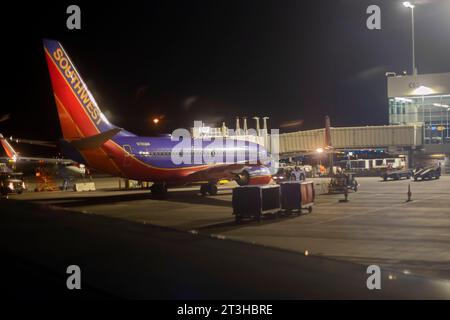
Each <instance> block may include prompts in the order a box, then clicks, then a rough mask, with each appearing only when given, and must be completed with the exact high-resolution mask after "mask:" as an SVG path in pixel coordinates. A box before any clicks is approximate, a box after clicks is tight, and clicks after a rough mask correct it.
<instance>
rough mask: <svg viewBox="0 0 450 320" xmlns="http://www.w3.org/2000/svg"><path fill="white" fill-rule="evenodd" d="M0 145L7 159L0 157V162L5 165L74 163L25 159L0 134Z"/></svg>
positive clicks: (50, 159) (47, 159) (48, 159)
mask: <svg viewBox="0 0 450 320" xmlns="http://www.w3.org/2000/svg"><path fill="white" fill-rule="evenodd" d="M0 144H1V145H2V147H3V149H4V150H5V152H6V155H7V157H1V158H0V162H2V163H7V164H17V163H29V164H34V163H38V164H75V163H76V162H74V161H72V160H69V159H60V158H42V157H26V156H21V155H19V154H18V153H17V152H16V150H14V148H13V147H12V146H11V145H10V144H9V142H8V141H7V140H6V139H5V138H4V137H3V135H2V134H0Z"/></svg>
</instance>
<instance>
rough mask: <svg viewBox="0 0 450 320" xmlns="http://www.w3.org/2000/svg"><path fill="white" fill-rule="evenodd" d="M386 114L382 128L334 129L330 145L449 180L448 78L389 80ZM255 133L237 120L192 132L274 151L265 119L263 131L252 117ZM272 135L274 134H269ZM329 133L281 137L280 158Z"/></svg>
mask: <svg viewBox="0 0 450 320" xmlns="http://www.w3.org/2000/svg"><path fill="white" fill-rule="evenodd" d="M387 89H388V90H387V91H388V97H387V100H386V107H385V108H386V109H385V110H386V112H387V113H388V114H389V124H387V125H384V126H361V127H338V128H336V127H331V128H330V132H331V141H332V145H333V147H334V148H335V149H336V150H342V151H343V152H348V153H354V151H355V150H356V151H357V150H362V151H364V150H365V151H374V150H376V151H379V150H383V151H385V152H386V153H389V154H390V155H393V156H399V157H403V158H405V160H406V161H405V162H406V164H407V165H408V167H410V168H416V167H418V166H430V165H440V166H441V167H442V173H447V174H450V73H439V74H421V75H404V76H389V77H388V78H387ZM253 119H255V120H256V121H255V129H253V132H252V133H250V129H248V128H247V119H246V118H244V119H243V128H242V129H241V127H240V121H239V118H238V119H236V129H235V130H229V129H228V128H227V127H226V126H225V124H223V125H222V127H219V128H213V127H209V126H206V125H204V124H203V123H202V122H198V123H197V125H196V126H194V128H192V134H193V136H194V137H205V136H207V137H208V136H209V137H217V136H232V137H235V138H237V139H247V140H249V141H252V142H256V143H260V144H262V145H264V146H265V147H266V148H268V149H269V150H270V151H272V152H273V151H274V150H271V149H272V146H271V143H270V142H271V141H272V140H271V135H270V133H271V130H268V127H267V119H268V118H267V117H264V118H261V119H263V120H264V123H263V126H262V128H260V124H259V120H260V118H259V117H254V118H253ZM269 131H270V132H269ZM324 137H325V130H324V129H323V128H322V129H316V130H303V131H297V132H290V133H281V134H279V135H278V136H277V138H278V143H277V149H278V152H279V155H280V156H281V158H286V157H296V156H301V155H303V154H305V153H308V152H310V151H311V150H316V148H318V147H321V146H323V143H324Z"/></svg>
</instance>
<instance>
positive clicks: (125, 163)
mask: <svg viewBox="0 0 450 320" xmlns="http://www.w3.org/2000/svg"><path fill="white" fill-rule="evenodd" d="M122 147H123V149H124V150H125V157H124V158H123V166H124V167H129V166H130V165H131V155H132V154H133V152H132V150H131V146H130V145H129V144H124V145H123V146H122Z"/></svg>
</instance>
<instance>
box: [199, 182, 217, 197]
mask: <svg viewBox="0 0 450 320" xmlns="http://www.w3.org/2000/svg"><path fill="white" fill-rule="evenodd" d="M217 190H218V189H217V185H216V184H215V183H205V184H202V185H201V186H200V193H201V194H202V196H206V195H207V194H208V195H210V196H215V195H216V194H217Z"/></svg>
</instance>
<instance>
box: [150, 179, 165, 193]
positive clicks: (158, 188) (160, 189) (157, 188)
mask: <svg viewBox="0 0 450 320" xmlns="http://www.w3.org/2000/svg"><path fill="white" fill-rule="evenodd" d="M150 192H151V193H152V195H155V196H166V195H167V184H166V183H165V182H160V183H154V184H153V185H152V186H151V187H150Z"/></svg>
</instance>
